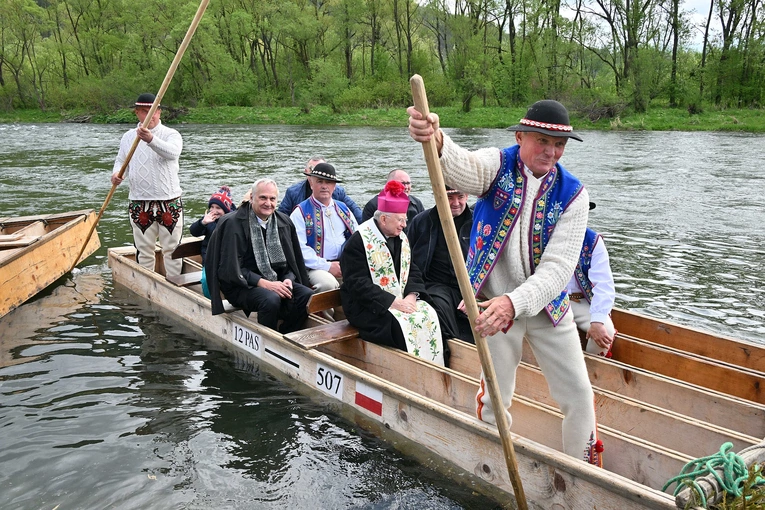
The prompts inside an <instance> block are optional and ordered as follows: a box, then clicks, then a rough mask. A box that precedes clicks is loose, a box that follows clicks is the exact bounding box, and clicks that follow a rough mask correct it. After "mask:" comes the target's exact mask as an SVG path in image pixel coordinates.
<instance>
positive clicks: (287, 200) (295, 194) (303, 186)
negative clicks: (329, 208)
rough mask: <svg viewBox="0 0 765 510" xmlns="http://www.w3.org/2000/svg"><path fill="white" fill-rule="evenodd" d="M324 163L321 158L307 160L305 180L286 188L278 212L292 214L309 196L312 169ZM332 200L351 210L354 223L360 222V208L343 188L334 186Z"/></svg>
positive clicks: (304, 170)
mask: <svg viewBox="0 0 765 510" xmlns="http://www.w3.org/2000/svg"><path fill="white" fill-rule="evenodd" d="M326 162H327V160H325V159H324V158H323V157H321V156H313V157H312V158H311V159H309V160H308V163H306V165H305V168H304V169H303V175H305V176H306V179H305V180H304V181H302V182H296V183H295V184H293V185H292V186H290V187H289V188H287V191H285V192H284V198H282V201H281V202H279V212H283V213H284V214H292V211H293V210H294V209H295V207H297V205H298V204H299V203H300V202H302V201H303V200H306V199H307V198H308V197H310V196H311V184H310V182H309V180H308V176H309V175H311V172H312V171H313V167H315V166H316V165H318V164H319V163H326ZM332 199H333V200H336V201H338V202H343V203H344V204H345V205H347V206H348V209H350V210H351V212H352V213H353V216H354V217H355V218H356V221H358V222H360V221H361V208H360V207H359V206H358V205H357V204H356V202H354V201H353V199H352V198H351V197H350V196H348V194H347V193H346V192H345V188H343V187H342V186H340V185H338V186H335V191H334V193H332Z"/></svg>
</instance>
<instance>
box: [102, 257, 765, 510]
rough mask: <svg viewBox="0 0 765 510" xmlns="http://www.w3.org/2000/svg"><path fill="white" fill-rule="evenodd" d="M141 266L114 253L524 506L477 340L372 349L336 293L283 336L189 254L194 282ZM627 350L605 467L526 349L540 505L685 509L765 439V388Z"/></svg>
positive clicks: (272, 358) (235, 341) (246, 341)
mask: <svg viewBox="0 0 765 510" xmlns="http://www.w3.org/2000/svg"><path fill="white" fill-rule="evenodd" d="M181 251H183V250H181ZM187 253H188V254H190V253H193V251H188V252H187ZM134 259H135V252H134V249H133V248H114V249H110V250H109V264H110V266H111V268H112V272H113V275H114V280H115V282H116V283H118V284H120V285H123V286H125V287H127V288H129V289H130V290H132V291H134V292H135V293H136V294H138V295H140V296H142V297H144V298H146V299H148V300H150V301H151V302H152V303H155V304H158V305H159V306H161V307H163V308H164V309H166V310H167V311H168V312H170V313H171V314H173V315H174V316H176V317H177V318H178V319H179V320H181V321H183V322H187V323H189V324H191V325H193V327H194V328H195V329H196V330H198V331H199V332H200V333H201V334H203V335H204V336H205V337H207V338H209V339H211V340H213V342H214V343H216V345H219V346H221V347H223V348H224V349H225V350H227V351H229V352H231V353H232V354H233V355H235V356H236V357H238V358H240V359H243V360H245V361H246V362H250V363H265V364H268V365H270V366H272V367H273V368H274V369H275V370H276V371H278V372H280V373H282V374H284V376H285V377H286V378H289V379H290V380H294V381H296V382H297V383H298V384H299V385H300V386H301V387H302V388H303V389H304V390H305V391H306V392H308V393H310V394H314V395H316V394H319V393H320V394H322V395H323V396H328V397H329V398H331V399H335V400H336V401H338V402H340V403H342V405H341V406H340V409H341V412H342V414H343V415H344V416H346V417H347V418H349V419H351V420H353V421H355V422H356V423H358V424H359V425H361V426H363V427H365V428H368V429H371V430H373V431H374V432H376V433H378V434H379V435H381V436H384V437H389V436H391V435H393V436H394V437H396V438H400V437H404V438H406V439H408V440H410V441H412V442H414V443H416V444H417V445H418V448H420V449H424V451H426V452H427V455H429V456H431V458H432V456H437V457H439V458H440V459H443V460H444V461H446V463H448V465H450V466H451V467H457V468H459V470H461V471H463V472H467V473H470V474H472V475H474V476H475V477H477V478H479V479H481V480H483V481H484V482H486V483H487V484H488V486H492V487H494V488H497V489H499V490H501V491H503V492H504V493H506V494H505V496H504V497H506V498H507V500H511V499H512V496H511V494H512V486H511V484H510V481H509V478H508V475H507V470H506V468H505V464H504V457H503V454H502V448H501V446H500V440H499V435H498V433H497V431H496V429H495V428H494V427H493V426H490V425H487V424H485V423H482V422H480V421H478V420H477V419H476V418H475V415H474V399H475V394H476V391H477V388H478V376H479V374H480V364H479V362H478V355H477V352H476V349H475V347H474V346H472V345H469V344H467V343H464V342H461V341H459V340H451V341H450V348H451V350H452V358H451V362H450V365H451V366H450V368H442V367H438V366H435V365H433V364H431V363H428V362H425V361H422V360H419V359H417V358H415V357H413V356H410V355H408V354H406V353H404V352H402V351H398V350H394V349H390V348H386V347H382V346H378V345H374V344H371V343H367V342H364V341H362V340H361V339H359V338H358V335H357V331H356V330H355V329H354V328H353V327H351V326H349V325H348V323H347V321H344V320H341V321H338V322H334V323H327V321H325V320H324V319H323V318H321V316H319V315H317V314H316V313H315V312H317V311H320V310H322V309H326V308H330V307H333V306H334V307H337V306H338V300H337V294H336V293H323V295H316V296H314V298H313V299H312V300H311V303H310V304H309V311H311V312H314V313H312V314H311V315H309V319H308V321H307V324H306V325H305V326H306V327H305V329H303V330H301V331H298V332H295V333H292V334H289V335H286V336H285V335H281V334H279V333H277V332H276V331H273V330H271V329H268V328H264V327H262V326H260V325H259V324H257V322H256V321H255V320H254V317H252V316H251V317H250V318H249V319H248V318H246V317H245V316H244V314H243V313H242V312H241V311H231V312H229V313H226V314H223V315H219V316H214V317H213V316H212V315H211V314H210V302H209V300H208V299H207V298H205V297H204V296H203V295H202V294H201V286H200V285H199V283H198V273H199V270H200V266H199V263H198V260H199V259H198V257H190V258H186V259H184V265H183V273H184V274H183V275H181V277H177V278H174V279H172V280H173V281H168V280H167V279H165V278H164V276H162V275H161V274H160V273H155V272H151V271H147V270H146V269H144V268H142V267H140V266H139V265H138V264H136V263H135V260H134ZM158 269H160V270H161V267H159V268H158ZM614 318H615V322H617V328H619V329H620V337H623V338H627V339H629V340H630V341H631V342H632V344H635V345H638V346H641V345H647V346H653V348H654V349H660V350H661V349H664V350H666V352H667V353H669V354H666V355H665V356H667V357H669V358H668V359H670V363H671V364H675V365H676V364H678V363H680V361H679V360H686V359H687V360H691V361H688V363H691V362H696V363H702V365H701V366H713V368H714V370H716V371H717V372H715V377H718V376H719V377H722V378H723V379H725V378H728V377H731V376H732V375H731V374H743V375H737V376H736V377H740V378H741V379H742V380H743V381H744V383H743V386H744V387H750V386H751V387H753V388H755V389H756V388H761V387H762V384H763V382H764V381H765V373H764V372H763V371H762V370H763V366H762V360H763V359H765V357H764V356H765V346H758V345H755V344H748V343H738V342H736V343H735V344H727V342H735V341H734V340H731V339H719V338H718V337H715V336H713V335H706V336H698V342H703V343H706V344H707V347H698V346H697V349H696V350H699V349H701V353H698V352H693V351H683V350H682V349H681V347H680V346H679V345H677V344H673V345H669V344H670V342H665V344H661V343H660V342H659V341H658V340H659V339H660V338H656V337H655V336H652V337H651V339H650V340H644V339H641V338H640V337H639V336H637V335H638V332H639V331H640V330H639V327H638V326H634V328H633V329H630V328H631V327H632V326H630V327H628V326H627V325H628V323H629V321H632V323H634V324H636V325H641V324H642V326H640V327H643V328H648V329H650V328H652V327H653V326H651V325H650V324H652V323H651V321H652V319H649V318H647V317H640V316H635V315H633V314H629V313H628V312H619V313H618V314H615V317H614ZM646 324H648V326H646ZM657 324H658V323H657ZM662 324H663V323H662ZM667 328H669V331H673V332H677V336H681V335H692V334H693V330H688V329H685V328H680V327H679V326H674V325H666V324H664V325H663V326H661V327H659V328H658V329H659V331H660V332H661V331H664V332H666V331H667ZM677 328H679V329H677ZM683 332H684V333H683ZM628 333H632V334H634V335H635V336H631V335H630V334H628ZM640 334H641V335H643V336H651V335H648V334H644V333H640ZM668 336H673V337H674V336H675V335H668ZM718 340H719V341H720V342H723V344H721V345H729V346H730V345H735V346H738V348H739V350H741V351H742V352H745V353H747V356H746V359H745V363H744V364H743V365H738V364H736V362H735V360H734V359H731V358H724V359H723V360H716V359H713V358H712V357H710V356H708V355H709V354H710V353H712V352H714V350H713V349H715V348H714V347H713V346H712V345H713V344H714V343H715V342H717V341H718ZM619 341H620V339H618V340H617V344H618V343H619ZM703 349H707V350H703ZM661 352H663V351H661ZM618 354H619V352H618V351H615V356H614V358H616V359H610V360H607V359H605V358H599V357H594V356H590V355H586V356H585V357H586V361H587V366H588V370H589V373H590V378H591V380H592V382H593V387H594V389H595V394H596V407H597V413H598V422H599V431H600V434H601V438H602V439H603V442H604V444H605V447H606V450H605V452H604V469H598V468H595V467H593V466H590V465H588V464H586V463H584V462H581V461H578V460H576V459H573V458H570V457H568V456H566V455H563V454H562V453H561V450H562V445H561V437H560V436H561V433H560V430H561V421H562V415H561V413H560V411H559V409H558V407H557V404H556V403H555V402H554V401H553V400H552V399H551V397H550V395H549V392H548V390H547V385H546V383H545V381H544V378H543V376H542V374H541V371H540V370H539V369H538V367H536V366H535V364H534V359H533V354H532V353H531V351H530V350H528V352H526V353H525V354H524V361H523V362H522V364H521V367H520V368H519V370H518V377H517V385H516V386H517V388H516V394H515V395H514V399H513V406H512V414H513V426H512V431H513V441H514V443H515V448H516V454H517V457H518V463H519V472H520V476H521V479H522V481H523V485H524V491H525V493H526V497H527V500H528V502H529V504H530V505H531V506H532V507H533V508H560V509H592V508H619V509H633V508H634V509H637V508H656V509H670V508H675V504H674V499H673V498H672V496H670V495H669V494H665V493H663V492H661V487H662V486H663V484H664V483H665V482H666V481H667V480H668V479H669V478H671V477H673V476H674V475H676V474H678V473H679V472H680V470H681V468H682V466H683V465H684V464H685V463H686V462H688V461H690V460H692V459H693V458H696V457H700V456H704V455H709V454H711V453H715V452H716V451H718V450H719V448H720V445H721V444H722V443H724V442H727V441H730V442H732V443H733V444H734V447H735V449H736V450H741V449H743V448H746V447H748V446H751V445H753V444H757V443H759V442H761V440H762V438H763V437H765V405H763V402H762V398H761V396H760V395H761V394H759V393H757V392H756V391H755V393H753V394H752V395H751V396H752V397H755V398H751V399H747V398H744V397H741V396H739V395H738V390H736V391H732V392H731V393H726V390H725V389H724V388H723V389H720V388H717V387H716V385H717V382H714V381H710V380H709V379H704V378H701V380H699V381H695V382H694V381H692V382H686V381H683V380H681V378H677V377H673V376H668V375H663V374H662V373H661V370H654V369H648V368H641V366H640V365H641V363H642V364H648V363H653V361H651V360H642V361H641V360H638V361H641V362H635V363H634V364H632V363H630V364H627V363H624V362H622V361H619V360H618ZM670 354H674V355H675V357H674V358H672V357H671V356H670ZM651 355H652V354H645V355H644V356H651ZM635 356H637V355H635ZM633 361H634V360H633ZM688 366H690V365H688ZM670 370H674V368H670V367H665V371H670ZM705 383H709V384H705ZM317 392H318V393H317Z"/></svg>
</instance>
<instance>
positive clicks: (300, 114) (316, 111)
mask: <svg viewBox="0 0 765 510" xmlns="http://www.w3.org/2000/svg"><path fill="white" fill-rule="evenodd" d="M435 111H436V112H437V113H438V114H439V116H440V118H441V124H442V125H443V126H445V127H457V128H479V127H483V128H506V127H508V126H511V125H513V124H516V123H517V122H518V120H519V119H520V118H521V117H523V114H524V113H525V108H500V107H486V108H474V109H473V110H472V111H470V112H469V113H464V112H463V111H462V110H461V109H460V108H459V107H440V108H437V109H435ZM174 115H177V117H175V118H173V116H174ZM163 118H165V119H166V122H168V123H169V124H173V123H190V124H291V125H312V126H382V127H390V126H394V127H395V126H400V127H403V126H406V122H407V115H406V109H405V108H403V107H401V108H379V109H372V108H368V109H359V110H353V111H348V112H340V113H336V112H333V111H332V110H331V109H330V108H329V107H327V106H316V107H313V108H311V109H310V110H309V111H308V112H306V111H302V110H301V109H300V108H276V107H274V108H267V107H237V106H224V107H217V108H188V109H179V110H170V111H168V112H166V113H165V114H164V115H163ZM27 122H35V123H43V122H93V123H101V124H112V123H132V122H135V117H134V116H133V114H132V112H131V111H130V110H127V109H125V110H119V111H116V112H112V113H108V114H90V113H88V112H85V111H62V112H59V111H55V112H53V111H48V112H43V111H40V110H14V111H11V112H0V123H27ZM571 122H572V124H573V125H574V127H575V128H576V129H580V130H582V129H588V130H590V129H591V130H600V131H643V130H645V131H741V132H750V133H765V115H763V111H762V110H753V109H727V110H724V109H714V108H711V107H707V108H706V109H705V110H704V111H703V112H702V113H699V114H696V115H690V114H689V113H688V111H687V110H685V109H672V108H664V107H659V106H657V107H653V108H651V109H650V110H649V111H648V112H647V113H644V114H634V113H625V114H623V115H621V116H619V117H616V118H613V119H601V120H598V121H596V122H592V121H590V120H589V119H587V118H582V117H578V116H576V115H572V119H571Z"/></svg>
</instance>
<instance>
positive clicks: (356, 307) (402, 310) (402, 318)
mask: <svg viewBox="0 0 765 510" xmlns="http://www.w3.org/2000/svg"><path fill="white" fill-rule="evenodd" d="M377 202H378V209H377V211H376V212H375V213H374V217H373V218H371V219H369V220H367V221H365V222H364V223H362V224H361V225H360V226H359V228H358V230H356V232H355V233H354V234H353V235H352V236H351V238H350V239H349V240H348V243H347V244H346V246H345V249H344V250H343V253H342V255H341V256H340V267H341V268H342V272H343V283H342V285H341V286H340V299H341V301H342V303H343V310H344V311H345V316H346V317H347V318H348V322H349V323H350V324H351V325H353V326H356V327H357V328H358V329H359V336H360V337H361V338H363V339H364V340H367V341H369V342H373V343H376V344H381V345H389V346H392V347H396V348H398V349H401V350H403V351H407V352H409V353H410V354H413V355H415V356H417V357H419V358H422V359H425V360H428V361H433V362H434V363H438V364H439V365H443V364H444V344H443V340H442V338H441V328H440V325H439V323H438V315H437V314H436V311H435V310H434V309H433V307H432V306H430V305H429V304H428V303H426V302H425V301H424V299H429V296H428V295H427V294H426V292H425V283H424V282H423V281H422V277H421V275H420V270H419V269H418V268H417V266H416V265H415V264H414V263H413V262H412V258H411V251H410V248H409V241H408V240H407V238H406V234H404V233H403V229H404V227H405V226H406V211H407V208H408V206H409V197H408V196H407V195H406V193H405V191H404V186H403V185H402V184H401V183H400V182H398V181H388V183H387V184H386V185H385V188H384V189H383V190H382V191H381V192H380V194H379V196H378V201H377Z"/></svg>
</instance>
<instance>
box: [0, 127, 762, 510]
mask: <svg viewBox="0 0 765 510" xmlns="http://www.w3.org/2000/svg"><path fill="white" fill-rule="evenodd" d="M403 124H404V118H403V115H402V125H403ZM125 129H127V126H90V125H0V140H2V143H0V218H1V217H4V216H19V215H29V214H37V213H40V212H61V211H66V210H75V209H84V208H96V209H97V208H98V207H100V205H101V203H102V202H103V199H104V197H105V196H106V194H107V192H108V190H109V182H108V176H109V174H110V172H111V167H112V164H113V160H114V156H115V153H116V148H117V145H118V143H119V138H120V136H121V134H122V133H123V132H124V131H125ZM178 129H179V130H180V131H181V133H182V134H183V137H184V143H185V146H184V152H183V156H182V163H181V166H182V177H181V180H182V187H183V189H184V197H185V204H186V207H187V209H188V211H189V213H188V216H187V218H186V225H188V224H190V223H191V222H192V221H194V220H195V219H196V218H197V217H199V216H201V215H202V213H203V211H204V208H205V204H206V201H207V199H208V198H209V195H210V194H211V193H212V192H213V191H215V190H216V189H217V187H218V186H219V185H221V184H229V185H230V186H232V188H233V190H234V194H235V197H236V198H237V199H238V198H239V197H241V196H242V194H243V193H244V192H245V190H246V189H247V187H248V185H249V184H250V183H251V182H252V181H253V180H255V179H256V178H257V177H260V176H269V177H272V178H274V179H275V180H276V181H277V182H278V183H279V184H280V188H282V189H283V188H284V187H286V186H287V185H289V184H292V183H293V182H295V181H296V180H297V179H299V178H300V170H301V169H302V167H303V164H304V162H305V160H307V159H308V158H309V157H310V156H313V155H316V154H318V155H323V156H324V157H326V158H327V159H328V160H329V161H330V162H332V163H334V164H335V165H336V167H337V169H338V172H339V174H340V176H341V178H342V179H343V180H344V184H345V186H346V188H347V191H348V192H349V194H350V195H351V196H352V197H353V198H354V199H355V200H356V201H357V202H358V203H359V204H360V205H361V206H363V204H364V203H365V202H366V200H368V199H369V198H370V197H371V196H372V195H373V194H374V193H376V192H377V191H379V188H380V187H381V186H382V184H383V182H384V175H385V174H386V173H387V172H388V171H389V170H390V169H392V168H395V167H402V168H405V169H408V170H409V171H410V173H411V175H412V177H413V180H414V193H415V194H416V195H418V196H419V197H420V198H421V199H422V200H423V202H424V203H425V205H426V206H432V205H433V198H432V194H431V193H429V192H428V186H429V184H428V182H427V171H426V169H425V166H424V161H423V158H422V155H421V150H420V149H419V147H418V146H417V145H416V144H414V143H413V142H411V141H410V140H409V139H408V137H407V134H406V131H405V130H404V129H403V128H401V129H391V128H385V129H374V128H316V127H294V126H186V125H182V126H179V127H178ZM449 132H450V134H451V135H452V136H453V137H454V138H455V139H456V140H458V141H459V142H460V143H462V144H464V145H466V146H471V147H480V146H487V145H495V146H504V145H506V144H507V143H509V142H510V139H511V137H510V135H511V134H510V133H508V132H506V131H503V130H450V131H449ZM764 143H765V137H763V136H761V135H743V134H739V135H735V134H725V135H723V134H719V133H694V134H688V133H616V134H613V133H585V143H583V144H578V143H576V142H574V141H572V142H571V143H570V144H569V146H568V147H567V149H566V154H565V156H564V158H563V160H562V162H563V163H564V165H566V166H567V167H568V168H569V169H570V170H571V171H573V172H574V173H575V174H576V175H578V176H579V177H580V178H581V179H582V180H583V181H584V183H585V184H586V186H587V188H588V190H589V193H590V197H591V199H592V200H593V201H594V202H596V203H597V208H596V209H595V210H594V211H592V212H591V215H590V223H591V226H593V227H594V228H595V229H596V230H598V231H600V232H601V233H602V234H603V235H604V236H605V238H606V242H607V246H608V249H609V252H610V255H611V261H612V266H613V269H614V273H615V277H616V284H617V291H618V296H617V306H620V307H622V308H627V309H631V310H636V311H640V312H643V313H646V314H649V315H653V316H656V317H659V318H666V319H671V320H674V321H676V322H680V323H683V324H688V325H691V326H694V327H698V328H702V329H707V330H710V331H714V332H718V333H724V334H728V335H731V336H735V337H738V338H743V339H747V340H750V341H754V342H759V343H765V306H763V305H764V304H765V290H764V289H763V279H764V278H765V273H764V271H763V259H764V255H765V250H764V249H763V248H762V246H763V241H765V228H764V227H763V219H764V218H765V214H764V211H763V206H762V204H761V197H762V196H763V195H765V174H763V172H762V171H761V170H760V165H759V163H760V161H759V158H760V156H759V153H758V152H757V151H755V150H752V149H753V148H755V147H761V146H762V145H763V144H764ZM126 201H127V191H126V189H120V190H118V192H117V194H116V195H115V198H114V200H113V201H112V204H111V205H110V207H109V208H108V209H107V212H106V214H105V216H104V218H103V220H102V222H101V224H100V227H99V232H100V236H101V242H102V244H103V246H104V248H102V249H101V250H99V251H98V252H97V253H96V255H94V256H92V257H90V258H89V259H88V260H87V261H86V262H85V263H84V264H81V265H80V268H79V271H77V272H75V273H74V274H70V275H67V276H65V277H63V278H62V279H61V280H59V281H58V282H57V283H56V284H55V285H54V286H52V287H50V288H49V289H47V290H46V291H44V292H43V293H42V294H41V295H40V296H38V297H37V298H36V299H34V300H33V301H31V302H29V303H27V304H25V305H24V306H22V307H20V308H19V309H18V310H16V311H14V312H12V313H11V314H9V315H8V316H6V317H4V318H2V319H0V399H1V400H0V430H1V431H2V435H1V436H0V437H2V448H0V468H1V469H0V494H2V501H3V503H2V504H0V507H2V508H14V509H15V508H19V509H38V508H55V507H57V505H58V508H60V509H64V508H116V507H119V508H141V509H143V508H162V509H165V508H245V507H246V508H306V509H309V508H347V507H363V508H413V507H418V508H424V509H427V508H492V507H494V506H496V503H494V502H492V501H491V500H488V499H485V498H483V497H481V496H478V495H476V494H474V493H473V492H472V491H471V490H470V489H469V488H464V487H459V486H456V485H455V484H454V483H453V482H451V481H450V480H449V479H448V478H444V477H442V476H441V475H439V474H436V473H435V472H434V471H431V470H429V469H427V468H425V467H423V466H422V465H421V464H419V463H417V462H415V461H414V460H412V459H411V458H409V457H407V456H404V455H402V454H400V453H397V452H396V451H394V450H392V449H391V448H389V447H388V446H387V445H386V444H384V443H382V442H380V441H379V440H377V439H375V438H372V437H369V436H368V435H367V434H365V433H364V432H362V431H360V430H358V429H357V428H356V427H354V426H352V425H350V424H349V423H348V422H346V421H344V420H343V419H341V418H339V417H338V416H337V414H336V413H334V412H333V411H332V410H331V409H329V408H328V405H327V403H326V402H321V401H314V400H311V399H308V398H307V397H303V396H301V395H300V394H298V393H296V392H295V391H294V390H293V389H292V388H291V387H290V386H289V385H287V384H285V383H284V382H283V381H281V380H279V379H278V378H277V377H275V375H274V374H271V373H270V372H268V371H267V369H266V367H257V366H255V367H253V366H243V365H240V364H238V362H237V361H236V360H232V359H230V358H229V357H227V356H226V355H224V354H223V353H219V352H216V351H214V350H210V349H208V348H207V347H206V345H205V344H204V342H203V341H202V340H201V338H200V337H199V336H197V335H196V334H195V333H194V332H193V331H191V330H188V329H186V328H185V327H183V326H179V325H178V324H176V323H174V322H172V321H171V320H170V319H169V318H167V317H165V316H163V315H162V314H161V313H159V312H157V307H156V306H155V305H154V304H151V303H148V302H145V301H143V300H141V299H138V298H137V297H136V296H135V295H134V294H132V293H130V292H129V291H127V290H125V289H123V288H120V287H115V286H114V285H113V284H112V280H111V274H110V272H109V269H108V267H106V263H105V254H106V247H109V246H118V245H124V244H130V236H129V228H128V224H127V219H126V215H125V205H126Z"/></svg>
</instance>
